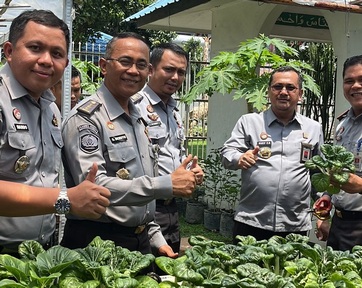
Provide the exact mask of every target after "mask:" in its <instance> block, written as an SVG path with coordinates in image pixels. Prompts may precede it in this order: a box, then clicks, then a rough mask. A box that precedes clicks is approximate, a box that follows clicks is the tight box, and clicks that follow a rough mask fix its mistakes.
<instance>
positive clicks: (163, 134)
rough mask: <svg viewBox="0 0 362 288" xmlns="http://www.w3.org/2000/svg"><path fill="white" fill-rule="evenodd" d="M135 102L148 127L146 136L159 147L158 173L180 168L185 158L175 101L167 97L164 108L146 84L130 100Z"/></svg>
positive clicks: (181, 130) (165, 173) (179, 119)
mask: <svg viewBox="0 0 362 288" xmlns="http://www.w3.org/2000/svg"><path fill="white" fill-rule="evenodd" d="M133 100H134V103H135V104H136V106H137V107H138V108H139V111H140V113H141V115H142V117H143V119H145V121H146V122H147V124H148V135H149V137H150V139H151V140H152V141H153V143H157V144H158V145H159V149H160V150H159V153H158V155H159V158H158V173H159V175H167V174H170V173H172V172H173V171H175V169H176V168H177V167H179V166H180V165H181V161H182V158H183V157H184V156H185V151H184V149H183V141H184V140H185V136H184V127H183V124H182V119H181V116H180V114H179V113H178V112H177V111H178V110H177V108H176V100H175V99H173V98H172V97H170V99H169V100H168V103H167V105H165V104H164V103H163V101H162V100H161V99H160V97H158V95H157V94H156V93H155V92H154V91H153V90H152V89H151V88H150V87H149V86H148V85H146V86H145V87H144V88H143V90H142V91H141V92H139V93H138V94H136V95H135V96H134V97H133Z"/></svg>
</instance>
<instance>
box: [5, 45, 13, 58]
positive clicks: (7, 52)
mask: <svg viewBox="0 0 362 288" xmlns="http://www.w3.org/2000/svg"><path fill="white" fill-rule="evenodd" d="M3 51H4V55H5V58H6V59H7V60H9V58H11V54H12V53H13V44H11V43H10V42H9V41H8V42H5V43H4V45H3Z"/></svg>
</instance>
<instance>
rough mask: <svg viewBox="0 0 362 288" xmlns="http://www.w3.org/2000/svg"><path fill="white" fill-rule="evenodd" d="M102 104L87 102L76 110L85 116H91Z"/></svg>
mask: <svg viewBox="0 0 362 288" xmlns="http://www.w3.org/2000/svg"><path fill="white" fill-rule="evenodd" d="M101 106H102V104H101V103H99V102H97V101H95V100H92V99H90V100H88V101H86V102H85V103H84V104H82V105H81V106H79V107H78V108H77V110H78V112H80V113H83V114H86V115H89V116H90V115H92V114H93V113H94V112H95V111H96V110H97V109H98V108H99V107H101Z"/></svg>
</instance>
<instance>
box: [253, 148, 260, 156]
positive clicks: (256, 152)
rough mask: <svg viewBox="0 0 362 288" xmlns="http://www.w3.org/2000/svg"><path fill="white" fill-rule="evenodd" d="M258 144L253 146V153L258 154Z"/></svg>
mask: <svg viewBox="0 0 362 288" xmlns="http://www.w3.org/2000/svg"><path fill="white" fill-rule="evenodd" d="M259 150H260V149H259V146H256V147H255V148H254V150H253V155H258V153H259Z"/></svg>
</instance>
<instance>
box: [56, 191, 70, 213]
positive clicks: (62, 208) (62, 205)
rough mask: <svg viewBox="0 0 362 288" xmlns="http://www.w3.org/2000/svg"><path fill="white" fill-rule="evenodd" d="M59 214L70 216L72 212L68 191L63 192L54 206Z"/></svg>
mask: <svg viewBox="0 0 362 288" xmlns="http://www.w3.org/2000/svg"><path fill="white" fill-rule="evenodd" d="M54 208H55V211H56V213H57V214H68V213H69V211H70V201H69V198H68V193H67V190H61V191H60V193H59V196H58V199H57V201H56V202H55V204H54Z"/></svg>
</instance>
